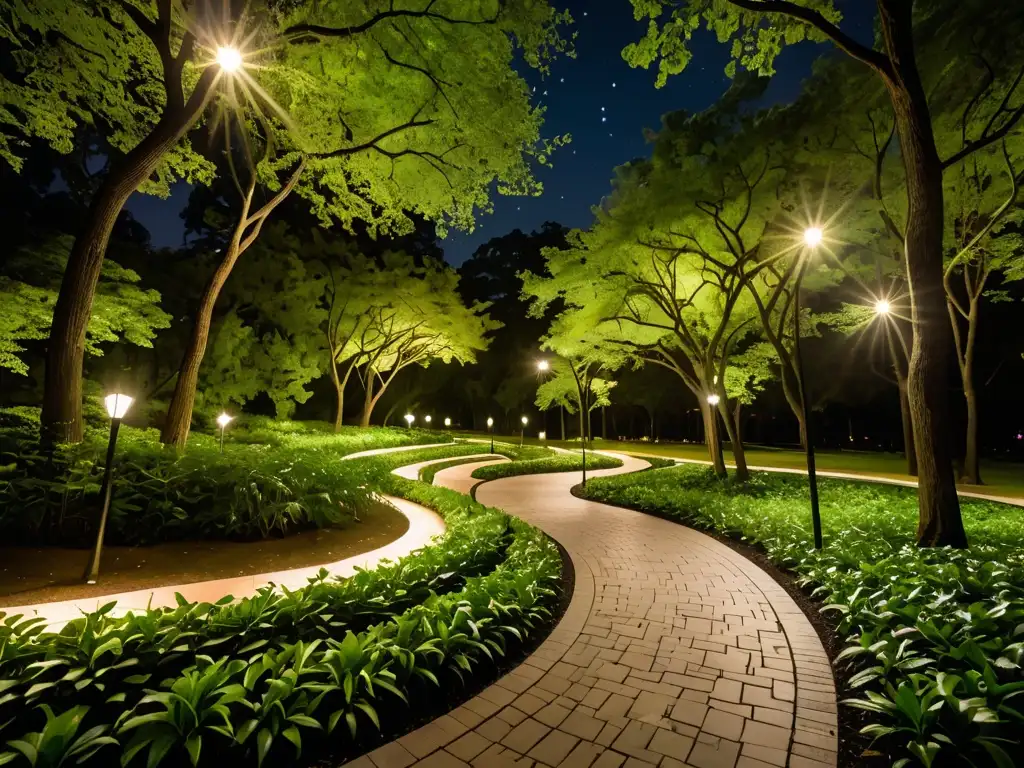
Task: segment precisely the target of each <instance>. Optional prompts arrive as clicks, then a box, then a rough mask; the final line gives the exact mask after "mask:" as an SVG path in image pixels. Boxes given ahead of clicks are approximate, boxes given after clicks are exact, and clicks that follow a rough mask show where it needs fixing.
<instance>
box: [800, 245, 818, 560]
mask: <svg viewBox="0 0 1024 768" xmlns="http://www.w3.org/2000/svg"><path fill="white" fill-rule="evenodd" d="M808 232H811V230H808ZM805 238H806V239H807V242H808V244H809V245H816V244H817V242H819V241H820V239H821V232H820V230H818V234H817V236H816V238H817V239H815V237H814V236H805ZM812 241H813V242H812ZM806 264H807V263H806V260H805V259H804V258H803V256H801V257H800V264H799V266H798V267H797V273H796V289H795V291H794V296H793V362H794V363H795V364H796V376H797V384H798V385H799V387H800V410H801V413H802V414H803V419H804V438H805V441H806V445H805V446H804V451H805V453H806V455H807V483H808V488H809V490H810V495H811V526H812V527H813V529H814V548H815V549H821V547H822V541H821V509H820V508H819V506H818V475H817V470H816V467H815V460H814V430H813V427H812V425H811V414H810V410H809V409H808V407H807V401H808V399H809V395H808V392H807V380H806V378H805V376H804V360H803V355H802V354H801V353H800V289H801V286H802V285H803V280H804V269H805V267H806Z"/></svg>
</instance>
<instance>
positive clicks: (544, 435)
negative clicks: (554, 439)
mask: <svg viewBox="0 0 1024 768" xmlns="http://www.w3.org/2000/svg"><path fill="white" fill-rule="evenodd" d="M537 438H538V439H540V440H547V439H548V433H547V432H538V433H537Z"/></svg>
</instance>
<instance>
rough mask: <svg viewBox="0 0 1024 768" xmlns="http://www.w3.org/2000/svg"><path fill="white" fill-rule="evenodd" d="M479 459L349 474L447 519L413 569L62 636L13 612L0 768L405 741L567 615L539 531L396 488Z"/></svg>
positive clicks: (106, 623)
mask: <svg viewBox="0 0 1024 768" xmlns="http://www.w3.org/2000/svg"><path fill="white" fill-rule="evenodd" d="M466 449H469V450H473V449H472V448H471V447H469V446H448V447H447V448H432V449H426V450H424V451H410V452H408V453H403V454H397V455H392V456H382V457H375V458H367V459H356V460H353V461H351V462H343V463H345V464H349V463H351V464H352V465H355V466H359V467H361V468H362V471H363V473H364V476H365V477H366V478H367V482H368V483H372V486H373V487H374V489H375V490H378V491H382V492H386V493H392V494H399V495H402V496H405V497H407V498H410V499H412V500H414V501H418V502H420V503H423V504H426V505H429V506H431V507H433V508H434V509H436V510H437V511H438V512H439V513H440V514H441V515H442V516H443V517H444V518H445V520H446V523H447V525H448V530H447V532H446V534H445V535H444V537H443V538H442V539H440V540H439V541H436V542H435V543H434V544H432V545H431V546H429V547H426V548H425V549H423V550H420V551H418V552H415V553H413V554H411V555H409V556H407V557H405V558H402V559H401V560H399V561H398V562H397V563H392V564H387V563H385V564H383V565H382V566H381V567H379V568H376V569H374V570H373V571H365V572H359V573H357V574H356V576H354V577H353V578H351V579H345V580H340V581H335V580H328V579H326V578H324V576H323V575H321V576H319V577H317V578H315V579H312V580H311V582H310V585H309V586H307V587H305V588H303V589H299V590H296V591H294V592H290V591H288V590H282V591H281V592H277V591H275V590H270V589H265V590H261V592H260V593H259V594H258V595H257V596H255V597H253V598H250V599H246V600H242V601H239V602H237V603H233V602H231V598H230V597H226V598H224V599H223V600H220V601H218V602H217V603H216V604H209V603H204V604H189V603H186V602H185V601H183V600H182V601H180V602H181V604H180V605H179V606H178V607H177V608H174V609H164V610H151V611H145V612H141V613H138V614H134V615H132V614H130V615H128V616H127V617H123V618H113V617H111V615H110V611H111V609H112V606H105V607H104V608H102V609H101V610H99V611H97V612H95V613H93V614H90V615H88V616H84V617H82V618H80V619H77V620H75V621H73V622H71V623H70V624H68V625H67V626H66V627H65V628H64V629H63V630H62V631H61V632H60V633H58V634H52V633H43V632H41V631H40V627H39V620H36V619H27V620H25V619H23V618H22V617H13V616H12V617H5V616H4V615H3V614H2V613H0V743H6V744H7V749H8V751H7V752H4V751H2V748H0V764H4V763H6V762H10V763H11V765H13V766H21V765H29V764H33V761H32V760H31V759H30V756H31V755H34V754H36V753H39V754H45V756H46V757H45V760H46V763H45V764H46V765H57V764H58V763H59V762H60V761H61V760H63V761H64V763H65V764H70V763H71V762H73V761H74V762H76V763H82V762H87V763H89V764H95V765H112V764H117V763H120V764H121V765H126V766H135V765H140V766H141V765H147V766H157V765H160V764H165V763H172V764H192V765H198V764H202V765H214V764H218V763H221V764H227V765H239V764H243V763H246V764H250V765H256V766H259V765H262V764H268V765H283V764H289V765H292V764H295V763H296V762H297V761H298V760H299V759H300V757H301V758H302V760H303V762H305V763H308V762H310V761H311V758H313V757H314V756H316V755H319V754H323V753H327V752H333V753H337V752H339V751H341V752H346V753H349V754H351V753H354V752H356V751H358V750H359V748H360V745H365V744H368V743H372V739H373V738H376V734H377V733H378V732H384V733H386V734H387V733H395V732H396V731H397V730H399V729H401V728H402V727H403V726H405V725H406V724H408V723H409V722H410V721H411V720H412V719H414V718H415V717H417V715H418V714H419V713H422V712H423V711H424V709H425V708H426V707H428V706H430V702H432V701H436V700H437V699H438V697H439V692H440V691H445V690H450V689H452V688H453V687H455V686H458V685H459V684H460V681H462V680H463V678H464V676H465V675H467V674H470V675H476V674H489V671H491V670H493V669H494V663H495V660H496V659H497V658H498V657H500V656H502V655H504V654H506V653H508V652H509V650H511V649H512V648H514V647H517V646H519V645H520V644H521V643H522V642H523V639H524V638H525V637H527V636H528V635H530V634H532V633H533V632H534V631H535V630H536V628H537V627H538V626H540V625H541V624H542V623H544V622H545V621H547V619H548V618H549V617H550V606H551V604H552V602H553V598H554V596H555V595H554V591H553V587H554V585H555V583H556V580H557V578H558V575H559V571H560V566H561V561H560V558H559V555H558V552H557V548H556V547H555V546H554V544H553V543H551V542H550V541H549V540H548V539H547V538H546V537H545V536H544V535H543V534H542V533H541V532H540V531H538V530H536V529H534V528H532V527H530V526H528V525H526V524H525V523H523V522H521V521H519V520H516V519H513V518H509V517H508V516H506V515H505V514H503V513H501V512H499V511H498V510H494V509H489V508H487V507H484V506H482V505H480V504H478V503H476V502H474V501H472V500H470V499H469V498H468V497H466V496H464V495H462V494H458V493H455V492H453V491H449V490H446V489H443V488H434V487H431V486H427V485H425V484H423V483H419V482H415V481H407V480H404V479H402V478H399V477H397V476H395V475H393V474H391V469H393V468H394V467H395V466H399V465H403V464H407V463H415V461H417V460H424V459H421V458H420V456H419V455H422V454H428V457H429V454H431V453H433V454H437V453H439V452H441V451H444V450H448V451H453V450H454V451H459V450H466ZM417 454H419V455H417ZM76 739H77V740H76ZM41 764H42V763H41Z"/></svg>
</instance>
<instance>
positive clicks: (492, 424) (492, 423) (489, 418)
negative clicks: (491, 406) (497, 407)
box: [487, 416, 494, 427]
mask: <svg viewBox="0 0 1024 768" xmlns="http://www.w3.org/2000/svg"><path fill="white" fill-rule="evenodd" d="M487 426H488V427H493V426H494V419H492V418H491V417H490V416H488V417H487Z"/></svg>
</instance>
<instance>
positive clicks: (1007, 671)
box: [585, 465, 1024, 768]
mask: <svg viewBox="0 0 1024 768" xmlns="http://www.w3.org/2000/svg"><path fill="white" fill-rule="evenodd" d="M819 486H820V490H821V503H822V507H821V517H822V522H823V525H824V537H825V547H824V549H822V550H820V551H818V550H815V549H814V548H813V542H812V537H811V534H810V524H809V522H810V520H809V514H808V512H807V507H806V485H805V483H804V481H802V480H800V479H798V478H789V477H785V476H781V475H769V474H764V473H754V474H753V475H752V476H751V480H750V482H749V483H746V484H736V483H731V482H723V481H721V480H718V479H716V478H715V477H714V476H713V475H712V474H711V473H710V472H709V471H708V470H706V469H704V468H698V467H694V466H692V465H684V466H679V467H676V468H675V469H665V470H658V471H653V472H644V473H642V474H639V475H629V476H618V477H611V478H600V479H597V480H594V481H593V482H591V483H588V484H587V488H586V490H585V494H586V495H587V497H588V498H593V499H597V500H602V501H610V502H613V503H617V504H623V505H626V506H630V507H633V508H636V509H639V510H641V511H645V512H651V513H654V514H658V515H661V516H665V517H668V518H669V519H674V520H679V521H681V522H685V523H686V524H688V525H693V526H695V527H698V528H709V529H714V530H716V531H720V532H723V533H728V534H732V535H738V536H741V537H743V538H744V539H747V540H749V541H751V542H753V543H756V544H758V545H760V546H762V547H764V549H765V551H766V552H767V553H768V555H769V557H771V559H772V560H774V561H775V562H777V563H779V564H781V565H784V566H786V567H788V568H791V569H792V570H793V571H795V572H796V573H797V574H798V576H799V578H800V581H801V583H802V584H804V585H805V586H807V587H809V588H812V589H813V590H814V591H813V593H812V594H813V595H814V596H816V597H819V598H821V599H822V600H823V601H824V602H825V603H826V605H825V606H824V607H823V608H822V610H823V611H827V612H830V613H834V614H835V615H836V616H837V617H838V619H839V631H840V632H841V633H842V634H843V635H844V636H845V637H846V640H847V646H846V648H845V649H844V650H843V652H842V653H841V654H840V655H839V661H840V662H842V663H843V664H844V665H845V668H846V670H847V672H848V674H849V676H848V677H847V679H846V686H847V688H848V696H849V698H847V699H846V700H845V702H844V703H845V704H847V705H849V706H854V707H858V708H860V709H865V710H868V711H869V712H872V713H875V714H876V715H878V717H879V722H877V723H874V724H871V725H869V726H867V727H866V728H865V729H864V733H866V734H867V735H870V736H872V737H875V738H880V739H883V740H884V741H885V742H886V743H887V744H888V745H889V746H890V747H891V748H892V749H894V750H906V752H907V753H908V754H906V755H905V754H904V753H903V752H902V751H901V752H900V756H901V759H900V761H899V764H900V765H902V764H905V762H906V761H907V760H916V761H918V762H920V763H922V764H924V765H932V764H933V763H934V762H935V761H936V760H937V759H939V757H940V756H941V757H942V759H943V760H951V759H953V758H957V759H959V760H961V761H964V762H965V764H970V765H976V766H980V765H994V766H998V767H999V768H1002V767H1003V766H1012V765H1014V764H1015V763H1014V759H1013V757H1012V756H1013V755H1015V754H1019V750H1020V741H1019V738H1017V737H1016V735H1015V730H1014V729H1015V728H1019V725H1020V723H1021V722H1022V721H1024V710H1022V708H1021V706H1020V703H1019V698H1018V697H1019V696H1020V695H1021V692H1024V674H1022V664H1024V553H1022V552H1021V549H1020V538H1021V535H1022V534H1024V523H1022V521H1021V519H1020V511H1019V510H1018V509H1015V508H1012V507H1007V506H1005V505H1001V504H996V503H992V502H981V501H967V500H964V502H963V509H964V525H965V527H966V529H967V531H968V534H969V536H970V537H971V541H972V542H974V544H973V545H972V548H971V549H970V550H956V549H949V548H942V549H934V548H919V547H917V546H915V543H914V529H915V525H916V519H917V500H916V491H915V490H914V489H911V488H901V487H897V486H886V485H880V484H869V483H852V482H847V481H839V480H826V479H820V480H819Z"/></svg>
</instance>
